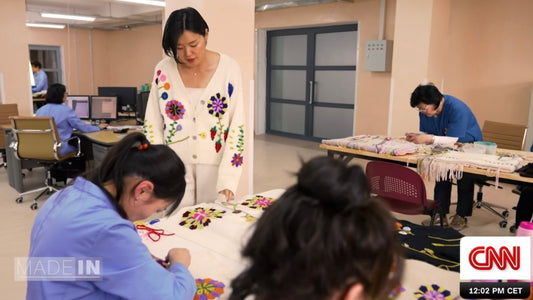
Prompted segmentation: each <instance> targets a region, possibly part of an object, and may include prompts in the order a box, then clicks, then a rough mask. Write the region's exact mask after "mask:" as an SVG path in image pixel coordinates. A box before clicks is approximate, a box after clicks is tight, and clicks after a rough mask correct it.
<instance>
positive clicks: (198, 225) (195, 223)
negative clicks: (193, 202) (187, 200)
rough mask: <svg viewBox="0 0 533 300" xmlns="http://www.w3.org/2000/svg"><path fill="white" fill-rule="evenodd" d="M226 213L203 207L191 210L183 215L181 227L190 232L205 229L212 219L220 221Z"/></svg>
mask: <svg viewBox="0 0 533 300" xmlns="http://www.w3.org/2000/svg"><path fill="white" fill-rule="evenodd" d="M225 213H226V211H224V210H217V209H214V208H209V209H205V208H203V207H196V208H191V209H189V210H187V211H186V212H184V213H183V215H182V218H181V222H180V223H179V225H180V226H184V227H188V228H189V229H190V230H195V229H203V228H204V227H207V226H209V224H210V223H211V219H217V218H218V219H220V218H222V217H223V216H224V214H225Z"/></svg>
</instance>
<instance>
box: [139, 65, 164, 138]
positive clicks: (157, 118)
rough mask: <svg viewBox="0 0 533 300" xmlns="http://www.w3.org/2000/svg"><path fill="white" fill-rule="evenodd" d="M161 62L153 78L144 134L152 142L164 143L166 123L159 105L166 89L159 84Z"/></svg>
mask: <svg viewBox="0 0 533 300" xmlns="http://www.w3.org/2000/svg"><path fill="white" fill-rule="evenodd" d="M161 64H162V62H161V63H159V64H158V65H157V66H156V67H155V72H154V74H155V75H154V78H153V80H152V86H151V88H150V95H149V96H148V103H147V105H146V111H145V117H144V123H143V124H144V125H143V131H144V134H145V135H146V137H147V138H148V141H150V143H152V144H163V134H164V133H163V131H164V125H165V124H164V120H163V113H162V112H161V108H160V105H159V96H160V95H159V94H160V93H163V92H164V91H161V90H160V89H159V86H158V83H159V77H158V75H159V74H158V73H159V72H160V71H159V70H160V65H161Z"/></svg>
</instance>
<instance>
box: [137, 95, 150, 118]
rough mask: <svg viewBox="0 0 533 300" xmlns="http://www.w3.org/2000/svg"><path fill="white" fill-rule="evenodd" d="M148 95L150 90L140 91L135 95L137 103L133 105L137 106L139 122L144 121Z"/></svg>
mask: <svg viewBox="0 0 533 300" xmlns="http://www.w3.org/2000/svg"><path fill="white" fill-rule="evenodd" d="M149 96H150V92H140V93H139V94H138V95H137V104H136V105H135V107H136V108H137V121H139V122H144V115H145V113H146V105H147V103H148V97H149Z"/></svg>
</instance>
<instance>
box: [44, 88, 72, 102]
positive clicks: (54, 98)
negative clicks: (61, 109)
mask: <svg viewBox="0 0 533 300" xmlns="http://www.w3.org/2000/svg"><path fill="white" fill-rule="evenodd" d="M66 92H67V88H66V87H65V86H64V85H62V84H61V83H53V84H51V85H50V86H49V87H48V89H47V90H46V103H58V104H61V103H63V97H64V96H65V93H66Z"/></svg>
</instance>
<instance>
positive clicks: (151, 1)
mask: <svg viewBox="0 0 533 300" xmlns="http://www.w3.org/2000/svg"><path fill="white" fill-rule="evenodd" d="M118 1H122V2H131V3H137V4H145V5H154V6H161V7H165V1H157V0H118Z"/></svg>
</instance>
